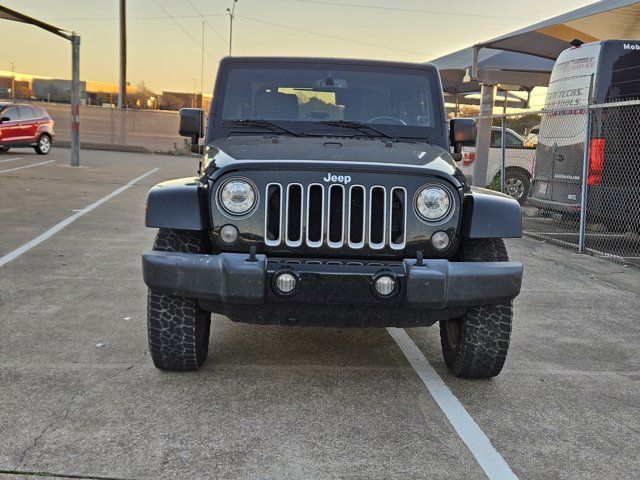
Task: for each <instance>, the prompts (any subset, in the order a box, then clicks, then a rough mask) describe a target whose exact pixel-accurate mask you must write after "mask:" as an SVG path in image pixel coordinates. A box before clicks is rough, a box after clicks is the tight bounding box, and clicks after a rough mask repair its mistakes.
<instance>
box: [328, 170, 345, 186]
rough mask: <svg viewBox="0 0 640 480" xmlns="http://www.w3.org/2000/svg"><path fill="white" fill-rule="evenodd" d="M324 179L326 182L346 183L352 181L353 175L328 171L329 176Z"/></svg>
mask: <svg viewBox="0 0 640 480" xmlns="http://www.w3.org/2000/svg"><path fill="white" fill-rule="evenodd" d="M322 180H324V181H325V182H338V183H344V184H345V185H346V184H348V183H351V177H350V176H349V175H333V174H332V173H331V172H329V173H327V176H326V177H324V178H323V179H322Z"/></svg>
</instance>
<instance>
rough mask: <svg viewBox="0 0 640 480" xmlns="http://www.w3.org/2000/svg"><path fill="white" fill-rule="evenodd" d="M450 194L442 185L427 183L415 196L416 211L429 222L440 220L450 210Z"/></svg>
mask: <svg viewBox="0 0 640 480" xmlns="http://www.w3.org/2000/svg"><path fill="white" fill-rule="evenodd" d="M451 203H452V202H451V194H450V193H449V192H448V191H447V190H445V189H444V188H442V187H439V186H437V185H429V186H427V187H424V188H423V189H422V190H420V191H419V192H418V195H417V196H416V211H417V212H418V215H420V216H421V217H422V218H423V219H425V220H427V221H429V222H436V221H438V220H442V219H443V218H444V217H446V216H447V215H448V214H449V212H450V211H451Z"/></svg>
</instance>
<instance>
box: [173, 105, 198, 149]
mask: <svg viewBox="0 0 640 480" xmlns="http://www.w3.org/2000/svg"><path fill="white" fill-rule="evenodd" d="M178 133H179V134H180V136H181V137H188V138H190V139H191V151H192V152H193V153H202V152H201V148H200V139H201V138H202V137H204V110H202V109H201V108H181V109H180V128H179V130H178Z"/></svg>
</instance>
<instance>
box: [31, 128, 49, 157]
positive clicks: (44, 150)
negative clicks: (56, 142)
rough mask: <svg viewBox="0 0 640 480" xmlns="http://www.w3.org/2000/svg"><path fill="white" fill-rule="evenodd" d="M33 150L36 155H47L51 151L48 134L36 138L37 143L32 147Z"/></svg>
mask: <svg viewBox="0 0 640 480" xmlns="http://www.w3.org/2000/svg"><path fill="white" fill-rule="evenodd" d="M33 149H34V150H35V151H36V153H37V154H38V155H48V154H49V152H50V151H51V137H50V136H49V135H48V134H46V133H43V134H42V135H40V137H39V138H38V143H37V144H36V146H35V147H33Z"/></svg>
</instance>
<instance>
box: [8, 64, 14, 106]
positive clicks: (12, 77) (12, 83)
mask: <svg viewBox="0 0 640 480" xmlns="http://www.w3.org/2000/svg"><path fill="white" fill-rule="evenodd" d="M9 63H10V64H11V100H12V101H13V100H15V99H16V69H15V65H14V64H13V62H9Z"/></svg>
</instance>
